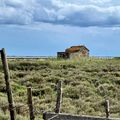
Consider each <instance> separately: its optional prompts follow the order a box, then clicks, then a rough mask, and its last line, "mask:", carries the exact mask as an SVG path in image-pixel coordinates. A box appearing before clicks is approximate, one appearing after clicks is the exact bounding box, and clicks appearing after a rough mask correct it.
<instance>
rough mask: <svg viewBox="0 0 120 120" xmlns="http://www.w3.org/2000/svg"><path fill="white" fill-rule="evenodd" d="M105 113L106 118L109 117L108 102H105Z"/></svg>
mask: <svg viewBox="0 0 120 120" xmlns="http://www.w3.org/2000/svg"><path fill="white" fill-rule="evenodd" d="M105 112H106V118H109V117H110V104H109V100H105Z"/></svg>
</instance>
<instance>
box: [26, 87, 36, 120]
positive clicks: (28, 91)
mask: <svg viewBox="0 0 120 120" xmlns="http://www.w3.org/2000/svg"><path fill="white" fill-rule="evenodd" d="M27 95H28V107H29V114H30V120H34V119H35V116H34V111H33V103H32V88H31V87H28V88H27Z"/></svg>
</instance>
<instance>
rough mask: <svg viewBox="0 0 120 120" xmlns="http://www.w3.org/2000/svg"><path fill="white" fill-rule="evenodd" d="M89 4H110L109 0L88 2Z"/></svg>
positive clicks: (91, 0)
mask: <svg viewBox="0 0 120 120" xmlns="http://www.w3.org/2000/svg"><path fill="white" fill-rule="evenodd" d="M90 2H92V3H95V4H105V3H109V2H111V0H90Z"/></svg>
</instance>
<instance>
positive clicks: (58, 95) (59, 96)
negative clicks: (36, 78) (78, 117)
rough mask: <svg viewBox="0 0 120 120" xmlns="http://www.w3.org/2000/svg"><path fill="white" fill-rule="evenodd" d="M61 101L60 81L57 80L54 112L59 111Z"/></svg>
mask: <svg viewBox="0 0 120 120" xmlns="http://www.w3.org/2000/svg"><path fill="white" fill-rule="evenodd" d="M61 103H62V81H59V82H58V85H57V100H56V108H55V113H60V110H61Z"/></svg>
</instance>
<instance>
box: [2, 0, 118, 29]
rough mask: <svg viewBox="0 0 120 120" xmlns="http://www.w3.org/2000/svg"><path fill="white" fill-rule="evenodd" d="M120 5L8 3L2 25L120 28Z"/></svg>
mask: <svg viewBox="0 0 120 120" xmlns="http://www.w3.org/2000/svg"><path fill="white" fill-rule="evenodd" d="M119 11H120V6H113V7H108V8H106V7H98V6H95V5H76V4H70V3H67V2H62V1H59V0H24V1H23V0H4V1H3V3H1V4H0V24H18V25H26V24H34V23H36V22H37V23H39V22H44V23H45V22H46V23H52V24H61V25H71V26H80V27H88V26H99V27H102V26H119V25H120V12H119Z"/></svg>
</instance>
